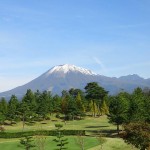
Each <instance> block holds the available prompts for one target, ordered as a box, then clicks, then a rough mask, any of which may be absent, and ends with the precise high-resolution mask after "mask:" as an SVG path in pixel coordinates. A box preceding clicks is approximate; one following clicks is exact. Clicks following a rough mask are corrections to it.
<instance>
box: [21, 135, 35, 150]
mask: <svg viewBox="0 0 150 150" xmlns="http://www.w3.org/2000/svg"><path fill="white" fill-rule="evenodd" d="M32 142H33V140H32V137H29V136H26V137H24V138H22V139H21V140H20V144H21V146H22V147H24V149H25V150H30V149H32V148H33V147H35V145H34V144H33V143H32Z"/></svg>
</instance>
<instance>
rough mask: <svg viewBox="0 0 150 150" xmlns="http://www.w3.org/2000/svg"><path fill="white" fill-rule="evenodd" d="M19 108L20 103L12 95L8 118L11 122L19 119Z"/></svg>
mask: <svg viewBox="0 0 150 150" xmlns="http://www.w3.org/2000/svg"><path fill="white" fill-rule="evenodd" d="M18 107H19V101H18V99H17V97H16V96H15V95H12V96H11V98H10V100H9V102H8V113H7V118H8V119H9V120H11V122H12V120H15V119H16V118H17V117H18Z"/></svg>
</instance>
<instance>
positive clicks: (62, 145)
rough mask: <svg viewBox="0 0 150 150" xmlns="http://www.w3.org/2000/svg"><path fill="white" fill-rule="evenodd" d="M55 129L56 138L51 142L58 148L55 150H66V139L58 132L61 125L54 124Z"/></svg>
mask: <svg viewBox="0 0 150 150" xmlns="http://www.w3.org/2000/svg"><path fill="white" fill-rule="evenodd" d="M55 127H56V128H57V129H56V132H57V136H56V139H54V140H53V141H54V142H56V143H57V147H58V148H57V149H56V150H63V149H67V148H66V147H65V145H67V144H68V139H67V138H64V135H63V132H62V131H61V130H60V129H61V128H62V127H63V125H62V124H56V125H55Z"/></svg>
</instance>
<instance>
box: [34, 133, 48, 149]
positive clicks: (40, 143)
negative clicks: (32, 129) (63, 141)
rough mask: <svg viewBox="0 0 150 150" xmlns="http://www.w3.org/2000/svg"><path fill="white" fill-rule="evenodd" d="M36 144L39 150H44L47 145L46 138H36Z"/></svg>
mask: <svg viewBox="0 0 150 150" xmlns="http://www.w3.org/2000/svg"><path fill="white" fill-rule="evenodd" d="M35 144H36V147H37V149H38V150H44V149H45V145H46V137H45V136H44V135H42V134H40V135H37V136H36V137H35Z"/></svg>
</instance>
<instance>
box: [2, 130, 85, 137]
mask: <svg viewBox="0 0 150 150" xmlns="http://www.w3.org/2000/svg"><path fill="white" fill-rule="evenodd" d="M62 133H63V135H79V134H80V135H85V130H62ZM35 135H45V136H56V135H57V131H56V130H38V131H27V132H15V133H11V132H0V138H22V137H25V136H35Z"/></svg>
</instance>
